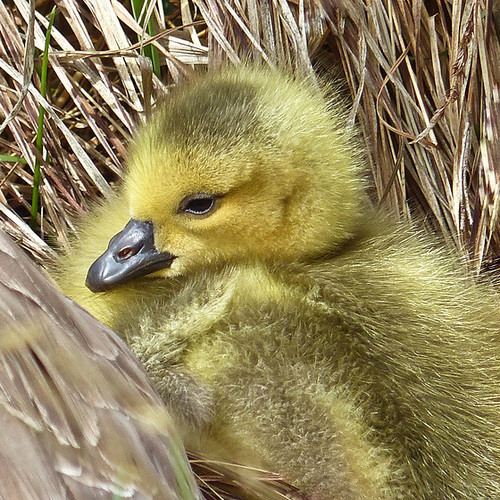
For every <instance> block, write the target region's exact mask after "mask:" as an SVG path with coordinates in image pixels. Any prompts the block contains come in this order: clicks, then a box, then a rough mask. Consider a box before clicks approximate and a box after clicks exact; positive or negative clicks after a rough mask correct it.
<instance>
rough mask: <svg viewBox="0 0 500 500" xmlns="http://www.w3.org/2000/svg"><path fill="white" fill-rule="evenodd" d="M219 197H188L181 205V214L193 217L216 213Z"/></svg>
mask: <svg viewBox="0 0 500 500" xmlns="http://www.w3.org/2000/svg"><path fill="white" fill-rule="evenodd" d="M218 199H219V196H217V195H213V194H202V193H197V194H193V195H189V196H186V198H184V199H183V200H182V202H181V204H180V205H179V212H180V213H186V214H192V215H205V216H206V215H210V214H211V213H212V212H214V211H215V209H216V205H217V200H218Z"/></svg>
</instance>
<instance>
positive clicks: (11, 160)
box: [0, 155, 26, 163]
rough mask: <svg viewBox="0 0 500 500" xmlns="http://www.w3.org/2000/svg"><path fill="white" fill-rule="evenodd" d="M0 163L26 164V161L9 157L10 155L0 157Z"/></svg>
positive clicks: (17, 157)
mask: <svg viewBox="0 0 500 500" xmlns="http://www.w3.org/2000/svg"><path fill="white" fill-rule="evenodd" d="M0 161H5V162H9V163H15V162H18V163H26V160H25V159H24V158H22V157H21V156H11V155H0Z"/></svg>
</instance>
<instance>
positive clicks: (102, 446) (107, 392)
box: [0, 233, 199, 500]
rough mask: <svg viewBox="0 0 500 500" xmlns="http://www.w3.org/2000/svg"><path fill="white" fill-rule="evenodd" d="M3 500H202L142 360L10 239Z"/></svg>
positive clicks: (3, 282) (0, 389) (2, 400)
mask: <svg viewBox="0 0 500 500" xmlns="http://www.w3.org/2000/svg"><path fill="white" fill-rule="evenodd" d="M0 498H2V499H4V498H5V499H9V500H10V499H17V498H19V499H37V498H40V499H47V498H50V499H59V498H71V499H73V498H81V499H89V498H141V499H142V498H161V499H172V500H176V499H194V498H199V493H198V489H197V487H196V485H195V481H194V477H193V475H192V472H191V470H190V468H189V465H188V462H187V459H186V457H185V454H184V449H183V447H182V444H181V442H180V441H179V439H178V438H177V436H176V435H175V432H174V431H173V429H172V427H171V425H170V421H169V419H168V416H167V415H165V413H164V410H163V407H162V404H161V400H160V399H159V397H158V396H157V394H156V393H155V390H154V389H153V387H152V385H151V383H150V382H149V380H148V378H147V376H146V374H145V372H144V371H143V369H142V368H141V366H140V364H139V362H138V361H137V359H136V358H135V357H134V356H133V355H132V354H131V353H130V352H129V350H128V349H127V347H126V346H125V344H124V343H123V342H122V341H121V340H120V339H119V338H118V337H117V336H116V335H115V334H114V333H113V332H112V331H110V330H109V329H108V328H106V327H105V326H104V325H102V324H101V323H100V322H99V321H97V320H96V319H94V318H93V317H92V316H90V315H89V314H88V313H87V312H85V311H84V310H83V309H81V308H80V307H79V306H77V305H76V304H75V303H74V302H72V301H71V300H69V299H68V298H66V297H65V296H64V295H62V294H61V293H60V292H59V291H58V290H57V289H56V288H55V287H54V286H53V285H52V284H51V283H50V282H49V281H48V279H47V278H45V277H44V276H43V275H42V273H41V272H40V271H39V270H38V269H36V268H35V266H34V264H33V263H31V262H30V261H29V259H28V258H26V257H25V256H24V255H23V254H22V252H21V250H20V249H19V248H17V247H16V246H15V245H14V244H13V243H12V242H11V241H10V240H9V238H8V237H7V236H5V235H4V234H3V233H0Z"/></svg>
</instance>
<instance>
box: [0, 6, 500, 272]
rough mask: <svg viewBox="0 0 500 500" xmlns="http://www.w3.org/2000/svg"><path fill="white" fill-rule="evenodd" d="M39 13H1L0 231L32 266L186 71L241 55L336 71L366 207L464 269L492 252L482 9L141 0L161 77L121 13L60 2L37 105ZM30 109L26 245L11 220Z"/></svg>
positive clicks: (494, 155) (499, 242)
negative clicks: (32, 224)
mask: <svg viewBox="0 0 500 500" xmlns="http://www.w3.org/2000/svg"><path fill="white" fill-rule="evenodd" d="M52 5H53V4H52V2H45V1H42V2H39V3H38V4H37V9H36V12H34V15H33V14H32V13H31V14H30V12H31V11H30V3H29V2H28V1H26V0H9V1H5V2H3V3H1V4H0V51H1V53H2V55H1V57H0V116H1V117H2V118H3V120H5V121H4V124H3V125H2V126H1V129H2V132H1V135H0V154H6V155H14V156H18V157H22V158H24V159H26V161H27V163H19V162H18V163H16V162H2V163H0V198H1V202H2V204H1V207H0V219H1V223H2V225H4V226H5V227H6V228H7V229H8V231H9V232H10V233H11V234H13V235H14V236H15V237H16V238H17V239H18V240H20V241H21V242H22V243H23V244H24V246H26V247H27V248H29V249H30V250H31V251H32V253H33V255H34V256H35V257H36V258H37V259H39V260H44V259H50V258H51V257H52V256H53V251H52V249H51V246H54V245H64V244H65V243H66V242H67V239H68V235H69V234H70V233H71V232H72V230H73V223H72V217H73V216H74V215H75V214H78V213H81V212H83V211H84V210H85V209H86V208H87V206H88V203H89V201H90V200H92V199H93V198H95V197H96V196H105V195H106V193H107V192H108V191H109V189H110V185H111V186H112V185H113V184H114V183H115V182H116V181H117V180H118V179H119V178H120V176H121V172H122V165H123V162H124V159H125V158H126V145H127V142H128V140H129V137H130V136H131V134H133V132H134V129H135V124H136V123H138V122H139V121H140V120H142V119H143V118H144V116H145V115H146V114H147V113H148V112H149V109H150V106H151V103H152V99H153V100H154V98H155V96H158V95H160V94H161V93H163V92H166V91H168V86H169V85H171V84H175V83H178V82H180V81H181V80H182V77H183V75H185V74H188V73H189V72H191V71H193V70H194V69H195V68H199V67H204V66H207V65H211V66H217V65H219V64H220V63H221V62H222V61H227V60H229V61H230V62H232V63H234V64H237V63H238V62H239V61H240V60H241V59H248V58H251V59H254V60H260V61H265V62H266V63H268V64H270V65H286V66H288V67H290V68H292V69H293V70H294V71H296V72H297V73H299V74H302V75H304V76H313V77H314V71H313V67H314V68H315V69H318V68H319V69H320V70H322V71H325V70H326V71H327V72H332V71H333V72H335V74H336V76H337V78H338V79H339V80H341V81H343V82H344V86H345V88H346V89H348V90H349V92H350V94H351V97H352V101H353V104H354V105H353V109H352V114H351V119H352V120H353V121H356V122H358V123H359V126H360V129H361V132H362V134H363V137H364V139H365V141H366V145H367V148H368V158H369V164H370V166H371V172H372V174H373V181H374V182H373V184H374V199H375V200H376V201H380V202H382V203H383V204H384V205H386V206H387V207H388V208H389V209H390V210H391V211H393V212H394V213H395V214H396V215H398V216H401V217H404V218H407V219H416V220H418V221H419V222H421V221H425V223H426V224H427V225H429V226H431V227H432V228H434V230H437V231H440V232H442V233H443V234H444V235H445V236H446V237H447V239H448V240H449V241H452V242H453V243H454V244H456V245H457V246H459V247H465V248H466V249H467V250H468V251H469V253H470V255H471V256H472V257H474V259H475V262H476V263H477V265H479V263H480V262H481V261H482V260H483V259H485V258H489V257H491V256H493V257H494V256H497V255H500V237H499V232H498V229H497V225H498V224H497V220H498V204H499V202H498V200H499V196H498V191H499V172H498V165H500V144H499V140H498V139H499V134H498V127H499V125H498V124H499V120H500V97H499V95H500V91H499V87H500V65H499V63H498V62H499V61H500V44H499V31H500V30H499V29H498V27H499V19H498V17H495V16H498V12H496V11H495V6H496V4H494V3H493V1H492V0H483V1H477V0H431V1H426V2H423V1H420V0H413V1H411V2H410V1H409V0H398V1H392V0H373V1H370V2H363V1H361V0H323V2H322V3H321V2H320V1H319V0H289V1H286V0H253V1H251V0H175V1H173V2H172V3H171V4H170V10H169V11H167V12H164V11H160V10H159V8H158V6H159V5H163V4H162V3H161V2H158V3H153V2H150V3H149V4H148V5H149V7H148V8H146V9H144V12H143V14H144V16H145V17H152V18H153V19H154V20H155V23H156V33H157V36H156V37H155V40H154V41H153V44H154V46H155V47H156V48H157V50H158V51H159V56H160V61H161V62H162V69H161V75H160V76H161V78H158V77H157V76H156V75H155V74H153V73H152V71H151V66H150V64H148V62H149V59H147V58H145V57H142V56H141V55H140V54H141V40H147V39H148V38H149V35H147V34H146V33H145V30H144V29H143V27H142V26H145V25H146V24H145V22H142V25H140V24H138V23H137V22H136V21H135V20H134V18H133V16H132V15H131V13H130V9H129V8H127V5H124V4H122V3H121V2H118V1H116V0H97V1H96V0H83V1H76V0H60V1H58V2H56V5H57V7H58V14H57V17H56V23H55V27H54V29H53V33H52V40H51V52H50V58H49V60H50V68H49V88H50V93H49V95H48V98H47V101H45V100H44V99H42V98H41V96H40V94H39V92H38V90H37V89H39V77H38V75H37V71H36V68H37V67H38V66H39V65H40V57H39V54H40V51H41V50H43V45H44V42H45V30H46V26H47V19H46V18H47V16H48V12H49V10H50V8H51V7H52ZM144 16H143V17H144ZM495 19H496V22H495ZM28 26H31V30H30V29H29V28H28ZM33 67H34V68H35V70H33ZM18 103H19V104H18ZM40 104H42V106H43V107H44V108H45V110H46V120H45V129H44V136H43V137H44V147H45V155H44V158H42V168H43V170H42V173H43V176H42V186H41V214H40V216H39V220H38V222H39V227H38V228H37V231H36V233H35V232H33V231H32V230H31V229H30V228H29V227H28V226H27V224H26V222H25V221H26V220H28V214H29V210H30V200H31V196H32V195H31V187H32V179H33V168H34V163H35V158H36V155H37V153H36V150H35V147H34V137H35V135H36V125H37V119H38V106H39V105H40ZM40 236H41V237H40ZM47 242H49V243H50V245H51V246H49V245H47Z"/></svg>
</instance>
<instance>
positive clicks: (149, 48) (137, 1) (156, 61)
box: [131, 0, 161, 78]
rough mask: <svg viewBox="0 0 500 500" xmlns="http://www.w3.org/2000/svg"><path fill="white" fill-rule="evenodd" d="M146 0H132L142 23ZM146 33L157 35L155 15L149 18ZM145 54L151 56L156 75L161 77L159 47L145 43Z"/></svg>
mask: <svg viewBox="0 0 500 500" xmlns="http://www.w3.org/2000/svg"><path fill="white" fill-rule="evenodd" d="M144 3H145V2H144V0H132V2H131V4H132V13H133V14H134V18H135V20H136V21H137V22H138V23H139V24H142V22H141V20H140V19H139V17H140V15H141V11H142V9H143V7H144ZM146 33H147V34H148V35H149V36H154V35H156V27H155V22H154V19H153V17H151V18H150V19H149V22H148V25H147V27H146ZM142 52H143V55H145V56H146V57H149V58H150V59H151V62H152V63H153V71H154V73H155V75H156V76H157V77H158V78H161V68H160V56H159V54H158V49H157V48H156V47H154V46H153V45H151V44H148V45H144V47H143V50H142Z"/></svg>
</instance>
